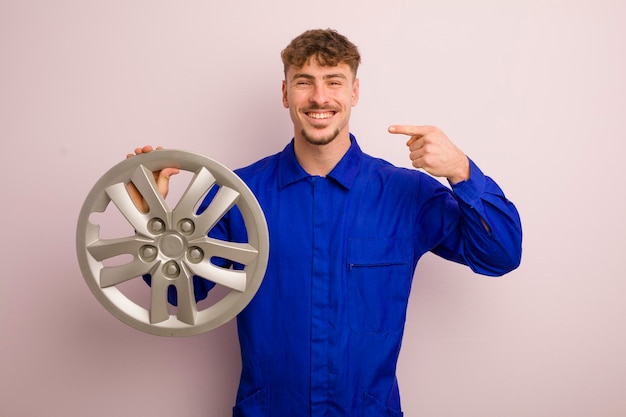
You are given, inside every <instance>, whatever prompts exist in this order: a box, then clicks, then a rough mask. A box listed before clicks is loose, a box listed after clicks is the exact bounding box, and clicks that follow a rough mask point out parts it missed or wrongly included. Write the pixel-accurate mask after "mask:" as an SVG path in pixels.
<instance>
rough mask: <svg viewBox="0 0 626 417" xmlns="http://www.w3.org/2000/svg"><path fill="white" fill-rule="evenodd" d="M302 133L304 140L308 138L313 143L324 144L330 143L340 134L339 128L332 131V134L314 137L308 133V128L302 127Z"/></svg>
mask: <svg viewBox="0 0 626 417" xmlns="http://www.w3.org/2000/svg"><path fill="white" fill-rule="evenodd" d="M300 133H302V137H303V138H304V140H306V141H307V142H308V143H310V144H311V145H316V146H323V145H328V144H329V143H331V142H332V141H333V140H335V138H336V137H337V136H339V129H335V131H334V132H332V133H331V134H330V135H328V136H324V137H321V138H314V137H312V136H311V135H309V134H308V133H307V131H306V129H302V132H300Z"/></svg>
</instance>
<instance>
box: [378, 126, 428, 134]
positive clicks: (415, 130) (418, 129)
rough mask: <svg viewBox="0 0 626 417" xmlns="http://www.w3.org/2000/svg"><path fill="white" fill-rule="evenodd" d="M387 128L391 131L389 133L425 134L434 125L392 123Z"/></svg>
mask: <svg viewBox="0 0 626 417" xmlns="http://www.w3.org/2000/svg"><path fill="white" fill-rule="evenodd" d="M387 130H388V131H389V133H392V134H395V135H407V136H424V135H425V134H427V133H429V132H430V131H431V130H432V127H431V126H416V125H391V126H389V128H388V129H387Z"/></svg>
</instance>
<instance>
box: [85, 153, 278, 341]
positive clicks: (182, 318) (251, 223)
mask: <svg viewBox="0 0 626 417" xmlns="http://www.w3.org/2000/svg"><path fill="white" fill-rule="evenodd" d="M167 167H176V168H179V169H180V170H181V174H182V173H183V172H187V173H190V174H191V179H190V180H189V183H188V185H187V187H186V189H185V191H184V192H183V193H182V195H181V197H180V199H179V200H178V202H177V203H176V204H175V205H174V207H173V208H171V207H170V206H169V205H168V203H167V202H166V200H165V199H163V198H162V196H161V194H160V193H159V191H158V188H157V186H156V183H155V181H154V177H153V175H152V172H153V171H158V170H160V169H163V168H167ZM182 176H183V175H181V177H182ZM177 177H178V176H177ZM129 182H132V183H133V184H134V185H135V186H136V187H137V189H138V190H139V191H140V192H141V194H142V196H143V197H144V199H145V200H146V202H147V204H148V206H149V210H148V212H146V213H144V212H142V211H141V210H139V209H138V208H137V207H136V206H135V204H134V203H133V202H132V199H131V198H130V195H129V193H128V191H127V184H128V183H129ZM214 187H217V193H216V195H215V197H214V198H213V199H212V200H211V203H210V204H209V206H208V207H207V208H206V210H204V211H203V212H202V213H201V214H197V207H198V204H199V203H200V202H201V201H202V199H203V197H204V196H205V195H206V194H207V193H208V192H209V190H212V189H213V188H214ZM172 188H174V187H172ZM168 201H169V200H168ZM111 202H112V203H113V204H110V203H111ZM233 207H237V208H238V209H239V211H240V212H241V215H242V217H243V219H244V223H245V226H246V231H247V235H248V241H247V242H245V243H237V242H230V241H222V240H217V239H212V238H209V237H207V234H208V233H209V232H210V231H211V230H212V229H213V227H214V226H215V225H216V224H217V223H218V222H219V221H220V220H221V219H222V218H223V217H224V215H225V214H226V213H227V212H228V211H229V210H231V209H232V208H233ZM120 214H121V216H120ZM107 216H112V217H114V218H118V219H120V218H121V219H122V221H121V223H123V224H124V225H125V226H126V229H127V230H128V229H129V228H128V226H130V232H126V233H125V234H123V233H124V232H121V231H120V230H119V227H117V228H115V227H112V228H111V229H112V230H113V234H114V237H108V236H107V237H106V238H105V237H103V236H101V235H102V231H103V230H101V228H102V229H104V228H105V226H104V223H106V219H107V218H108V217H107ZM94 218H97V219H100V220H101V221H100V222H98V221H95V220H94ZM116 226H117V225H116ZM107 231H108V230H107ZM76 250H77V255H78V261H79V264H80V268H81V272H82V274H83V277H84V278H85V281H86V282H87V284H88V285H89V288H90V289H91V291H92V292H93V294H94V295H95V296H96V298H97V299H98V300H99V301H100V303H101V304H102V305H103V306H104V307H105V308H106V309H107V310H108V311H109V312H111V313H112V314H113V315H114V316H116V317H117V318H119V319H120V320H122V321H123V322H125V323H127V324H129V325H131V326H133V327H135V328H137V329H139V330H142V331H145V332H147V333H152V334H156V335H161V336H186V335H194V334H199V333H203V332H206V331H208V330H211V329H214V328H216V327H218V326H221V325H222V324H224V323H226V322H228V321H230V320H231V319H232V318H234V317H235V316H236V315H237V314H238V313H239V312H240V311H241V310H242V309H243V308H244V307H245V306H246V305H247V304H248V303H249V302H250V300H251V299H252V297H253V296H254V294H256V291H257V290H258V288H259V286H260V285H261V281H262V280H263V276H264V274H265V269H266V267H267V259H268V256H269V237H268V231H267V224H266V221H265V217H264V215H263V212H262V210H261V208H260V206H259V204H258V202H257V200H256V198H255V197H254V195H253V194H252V192H251V191H250V190H249V189H248V187H247V186H246V185H245V183H244V182H243V181H242V180H241V179H240V178H239V177H238V176H237V175H235V174H234V173H233V172H232V171H230V170H229V169H228V168H226V167H224V166H223V165H221V164H219V163H217V162H215V161H213V160H211V159H209V158H207V157H204V156H202V155H198V154H194V153H190V152H185V151H177V150H161V151H154V152H150V153H148V154H142V155H138V156H135V157H133V158H129V159H126V160H124V161H122V162H120V163H119V164H117V165H116V166H114V167H113V168H112V169H111V170H109V171H108V172H107V173H106V174H105V175H103V176H102V178H100V180H99V181H98V182H97V183H96V184H95V186H94V187H93V188H92V190H91V191H90V193H89V194H88V196H87V198H86V200H85V203H84V204H83V207H82V210H81V212H80V215H79V218H78V226H77V232H76ZM214 257H219V258H223V259H227V260H230V261H232V262H236V263H238V264H241V265H243V266H244V267H243V270H234V269H226V268H222V267H220V266H217V265H215V264H214V263H213V262H212V258H214ZM129 258H130V261H129V260H128V259H129ZM120 259H124V260H126V262H121V261H120ZM146 274H149V275H150V276H151V286H150V287H148V286H147V285H145V284H141V285H137V286H136V288H138V289H139V290H137V289H135V292H137V291H141V290H143V291H145V292H149V296H148V297H145V298H146V302H145V304H146V305H142V303H141V302H138V301H137V300H136V298H137V297H133V296H130V295H129V294H128V290H125V288H127V287H128V285H129V283H132V282H140V281H141V280H142V278H141V277H142V276H143V275H146ZM194 275H196V276H200V277H202V278H204V279H207V280H209V281H212V282H213V283H215V284H216V288H214V289H213V290H211V293H219V294H220V297H219V298H217V299H211V297H209V298H208V299H207V301H206V302H202V303H198V304H197V303H196V301H195V297H194V289H193V276H194ZM170 287H174V288H175V289H176V295H177V301H178V306H177V307H176V308H173V307H171V306H169V305H168V302H167V293H168V289H169V288H170ZM220 288H221V290H220ZM131 292H132V291H131ZM199 306H200V307H199Z"/></svg>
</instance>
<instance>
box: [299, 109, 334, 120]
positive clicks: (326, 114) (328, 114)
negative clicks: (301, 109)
mask: <svg viewBox="0 0 626 417" xmlns="http://www.w3.org/2000/svg"><path fill="white" fill-rule="evenodd" d="M306 115H307V116H309V117H310V118H312V119H318V120H322V119H330V118H331V117H333V116H334V115H335V112H334V111H329V112H324V113H317V112H309V113H306Z"/></svg>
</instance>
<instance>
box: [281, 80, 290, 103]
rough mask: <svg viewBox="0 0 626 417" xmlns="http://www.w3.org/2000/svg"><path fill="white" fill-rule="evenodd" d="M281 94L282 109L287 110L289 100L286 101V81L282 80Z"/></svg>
mask: <svg viewBox="0 0 626 417" xmlns="http://www.w3.org/2000/svg"><path fill="white" fill-rule="evenodd" d="M282 93H283V107H284V108H286V109H288V108H289V100H288V99H287V81H284V80H283V85H282Z"/></svg>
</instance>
